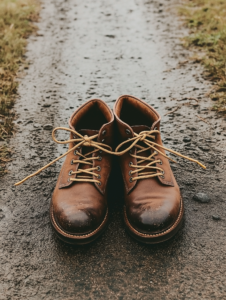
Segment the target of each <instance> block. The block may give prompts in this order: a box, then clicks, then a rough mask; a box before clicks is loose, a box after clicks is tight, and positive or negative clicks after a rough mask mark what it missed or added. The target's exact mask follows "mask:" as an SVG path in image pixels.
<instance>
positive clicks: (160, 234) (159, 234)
mask: <svg viewBox="0 0 226 300" xmlns="http://www.w3.org/2000/svg"><path fill="white" fill-rule="evenodd" d="M180 200H181V207H180V213H179V215H178V217H177V219H176V221H175V223H174V224H173V225H172V226H171V227H170V228H168V229H167V230H165V231H162V232H161V233H154V234H148V233H142V232H139V231H138V230H136V229H135V228H134V227H133V226H132V225H131V224H130V222H129V220H128V218H127V215H126V208H125V207H124V215H125V219H126V222H127V223H128V224H127V225H129V227H131V229H132V230H133V231H135V232H136V233H137V235H139V236H143V237H145V238H146V237H158V236H163V235H165V234H166V233H168V232H170V231H172V229H174V228H175V227H176V226H177V224H178V223H179V221H180V220H181V217H182V213H183V200H182V198H181V199H180Z"/></svg>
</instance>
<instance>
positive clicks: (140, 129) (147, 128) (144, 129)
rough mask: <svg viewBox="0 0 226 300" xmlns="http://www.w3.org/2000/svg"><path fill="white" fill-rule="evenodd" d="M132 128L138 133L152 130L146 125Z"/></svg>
mask: <svg viewBox="0 0 226 300" xmlns="http://www.w3.org/2000/svg"><path fill="white" fill-rule="evenodd" d="M131 128H132V129H133V131H134V132H136V133H140V132H141V131H149V130H151V128H150V127H148V126H146V125H134V126H131Z"/></svg>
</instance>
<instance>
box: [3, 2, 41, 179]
mask: <svg viewBox="0 0 226 300" xmlns="http://www.w3.org/2000/svg"><path fill="white" fill-rule="evenodd" d="M38 12H39V6H38V2H37V1H36V0H0V176H1V175H2V174H3V173H4V170H5V163H6V162H7V161H8V157H9V155H10V149H8V147H7V146H6V145H3V142H2V141H6V140H7V138H9V137H10V136H11V135H12V134H13V130H14V124H13V120H14V118H15V114H14V112H13V105H14V102H15V96H16V92H17V86H18V83H17V81H16V76H17V72H18V70H19V68H20V67H21V66H22V65H23V64H24V63H25V60H24V58H23V55H24V53H25V48H26V43H27V40H26V39H27V37H28V36H29V35H30V34H31V33H32V32H34V31H35V29H36V28H35V26H34V25H33V23H32V22H33V21H36V20H37V18H38Z"/></svg>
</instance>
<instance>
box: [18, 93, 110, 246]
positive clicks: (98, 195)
mask: <svg viewBox="0 0 226 300" xmlns="http://www.w3.org/2000/svg"><path fill="white" fill-rule="evenodd" d="M69 126H70V128H64V127H58V128H55V129H54V130H53V133H52V137H53V140H54V141H55V142H57V143H59V144H69V150H68V151H67V152H66V153H64V154H62V155H61V156H60V157H58V158H56V159H54V160H53V161H52V162H50V163H49V164H47V165H46V166H44V167H43V168H41V169H40V170H38V171H37V172H35V173H34V174H32V175H29V176H28V177H26V178H25V179H23V180H22V181H20V182H18V183H16V184H15V185H16V186H17V185H20V184H22V183H23V182H24V181H25V180H27V179H29V178H31V177H33V176H35V175H37V174H39V173H40V172H41V171H43V170H44V169H46V168H48V167H49V166H50V165H51V164H53V163H55V162H56V161H57V160H59V159H61V158H62V157H64V156H66V159H65V162H64V164H63V166H62V169H61V172H60V174H59V178H58V181H57V184H56V187H55V190H54V192H53V196H52V200H51V204H50V219H51V222H52V225H53V228H54V229H55V231H56V233H57V235H58V236H59V237H60V238H61V239H62V240H63V241H65V242H68V243H71V244H87V243H89V242H91V241H93V240H95V239H96V238H97V237H98V236H99V235H100V234H101V233H102V232H103V230H104V229H105V228H106V225H107V221H108V205H107V183H108V178H109V175H110V171H111V165H112V163H111V155H112V154H114V153H113V152H112V147H111V146H112V144H113V129H114V115H113V113H112V111H111V110H110V108H109V107H108V106H107V104H105V102H103V101H102V100H99V99H93V100H90V101H88V102H86V103H85V104H84V105H82V106H81V107H80V108H79V109H78V110H77V111H75V112H74V114H73V115H72V116H71V118H70V120H69ZM58 130H64V131H68V132H70V139H69V140H67V141H58V140H57V139H56V138H55V132H56V131H58Z"/></svg>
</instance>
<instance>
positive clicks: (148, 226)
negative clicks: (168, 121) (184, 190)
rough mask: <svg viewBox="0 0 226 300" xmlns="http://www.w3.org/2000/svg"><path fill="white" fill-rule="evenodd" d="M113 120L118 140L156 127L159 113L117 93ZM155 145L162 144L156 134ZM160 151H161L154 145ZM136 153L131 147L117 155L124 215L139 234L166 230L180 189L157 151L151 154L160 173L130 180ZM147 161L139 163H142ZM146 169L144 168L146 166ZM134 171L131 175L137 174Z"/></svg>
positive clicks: (176, 211) (178, 202)
mask: <svg viewBox="0 0 226 300" xmlns="http://www.w3.org/2000/svg"><path fill="white" fill-rule="evenodd" d="M114 114H115V120H116V124H117V128H118V134H119V138H120V142H123V141H125V140H127V139H130V138H132V137H134V133H135V132H136V133H140V132H142V131H147V130H154V129H156V130H160V116H159V114H158V113H157V112H156V111H155V110H154V108H152V107H151V106H149V105H148V104H147V103H145V102H143V101H142V100H140V99H138V98H135V97H133V96H129V95H125V96H121V97H120V98H119V99H118V100H117V101H116V104H115V107H114ZM154 142H155V143H156V144H158V145H160V146H161V145H162V140H161V136H160V134H156V135H155V141H154ZM156 148H157V149H158V150H161V151H162V152H163V153H164V154H165V151H164V150H163V149H161V148H160V147H158V146H156ZM136 153H137V148H136V147H133V148H132V149H131V150H130V151H128V152H126V153H125V154H123V155H122V156H121V157H120V166H121V171H122V175H123V180H124V190H125V207H126V214H127V218H128V220H129V222H130V223H131V225H132V226H133V227H134V228H135V229H136V230H138V231H139V232H142V233H149V234H155V233H159V232H162V231H164V230H167V229H168V228H169V227H170V226H172V225H173V224H174V222H175V221H176V219H177V217H178V215H179V211H180V205H181V196H180V190H179V187H178V185H177V182H176V180H175V178H174V175H173V173H172V170H171V168H170V164H169V161H168V159H167V158H165V157H164V156H163V155H162V154H161V153H158V154H157V155H155V160H159V159H160V160H161V162H162V164H161V165H160V164H159V165H158V163H156V164H155V165H156V166H158V167H160V168H161V169H162V170H163V171H164V175H163V176H157V177H152V178H147V179H139V180H133V181H130V178H131V175H130V171H134V168H132V167H131V164H132V165H137V158H134V157H132V156H131V154H135V155H136ZM151 153H153V150H148V151H146V152H145V153H142V156H145V157H147V156H148V155H150V154H151ZM146 164H147V161H145V162H143V163H142V165H146ZM147 170H148V169H147ZM137 175H138V174H137V173H134V174H133V175H132V177H137Z"/></svg>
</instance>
